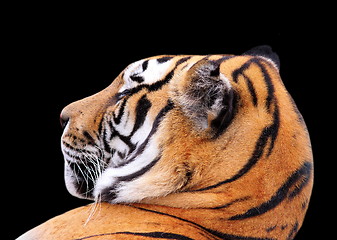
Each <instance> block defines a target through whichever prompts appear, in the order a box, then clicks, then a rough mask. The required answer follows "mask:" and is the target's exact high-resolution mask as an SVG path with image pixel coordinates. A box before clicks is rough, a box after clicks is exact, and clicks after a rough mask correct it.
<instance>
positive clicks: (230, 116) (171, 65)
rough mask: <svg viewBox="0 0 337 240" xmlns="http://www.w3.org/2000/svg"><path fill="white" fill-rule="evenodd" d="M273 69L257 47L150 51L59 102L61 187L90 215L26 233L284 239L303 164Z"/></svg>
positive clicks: (303, 145) (287, 100)
mask: <svg viewBox="0 0 337 240" xmlns="http://www.w3.org/2000/svg"><path fill="white" fill-rule="evenodd" d="M278 66H279V61H278V58H277V56H276V54H275V53H273V52H272V51H271V49H270V48H269V47H259V48H255V49H253V50H251V51H249V52H247V53H246V54H243V55H240V56H234V55H208V56H194V55H193V56H192V55H191V56H190V55H188V56H186V55H178V56H168V55H165V56H157V57H152V58H148V59H143V60H140V61H138V62H135V63H133V64H131V65H130V66H128V67H127V68H126V69H125V70H124V71H123V72H122V73H121V74H120V75H119V76H118V77H117V78H116V79H115V80H114V81H113V82H112V84H111V85H110V86H109V87H107V88H106V89H104V90H102V91H101V92H99V93H97V94H95V95H93V96H90V97H88V98H85V99H82V100H80V101H77V102H74V103H72V104H70V105H68V106H67V107H66V108H65V109H64V110H63V111H62V113H61V118H62V123H63V124H64V126H65V129H64V133H63V135H62V140H61V142H62V151H63V154H64V159H65V180H66V186H67V188H68V190H69V192H70V193H71V194H73V195H75V196H77V197H80V198H86V199H92V200H95V201H96V202H97V206H98V207H97V206H96V207H97V208H98V209H99V210H97V211H96V213H95V214H93V216H92V217H91V218H90V220H89V221H88V223H87V224H86V225H83V222H85V221H86V220H85V219H86V218H87V217H88V208H90V207H89V206H86V207H82V208H78V209H75V210H72V211H70V212H68V213H65V214H64V215H61V216H59V217H56V218H54V219H51V220H50V221H48V222H46V223H44V224H42V225H40V226H38V227H37V228H35V229H33V230H31V231H30V232H28V233H27V234H26V236H38V235H39V234H40V239H48V238H47V237H46V236H52V237H51V239H59V238H58V237H57V236H59V235H57V234H59V233H58V232H57V231H56V232H55V231H54V230H55V228H59V227H60V226H62V228H63V230H62V236H65V235H64V234H66V236H68V237H69V238H68V239H131V238H132V239H228V240H232V239H234V240H239V239H245V240H246V239H247V240H248V239H252V240H253V239H254V240H257V239H293V238H294V237H295V235H296V233H297V231H298V230H299V228H300V227H301V225H302V222H303V219H304V216H305V212H306V210H307V207H308V203H309V199H310V195H311V189H312V184H313V159H312V152H311V146H310V139H309V136H308V132H307V129H306V126H305V123H304V121H303V119H302V116H301V115H300V113H299V111H298V110H297V108H296V106H295V103H294V102H293V100H292V98H291V97H290V95H289V94H288V92H287V91H286V89H285V87H284V85H283V83H282V80H281V78H280V76H279V70H278ZM108 203H113V204H114V205H112V204H108ZM122 204H127V205H122ZM70 219H72V220H70ZM102 221H103V222H104V223H103V222H102ZM46 229H48V230H46ZM51 231H54V232H53V233H51ZM67 234H68V235H67ZM42 236H43V237H42Z"/></svg>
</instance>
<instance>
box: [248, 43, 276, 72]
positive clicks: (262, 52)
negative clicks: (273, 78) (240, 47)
mask: <svg viewBox="0 0 337 240" xmlns="http://www.w3.org/2000/svg"><path fill="white" fill-rule="evenodd" d="M242 55H251V56H261V57H265V58H268V59H269V60H271V61H273V62H274V63H275V65H276V66H277V68H278V69H280V58H279V56H278V55H277V53H275V52H274V51H273V50H272V48H271V47H270V46H268V45H262V46H257V47H254V48H252V49H250V50H248V51H246V52H245V53H244V54H242Z"/></svg>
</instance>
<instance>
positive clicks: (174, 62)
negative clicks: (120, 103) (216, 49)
mask: <svg viewBox="0 0 337 240" xmlns="http://www.w3.org/2000/svg"><path fill="white" fill-rule="evenodd" d="M225 56H229V55H161V56H155V57H150V58H145V59H142V60H139V61H136V62H134V63H132V64H130V65H129V66H128V67H127V68H126V69H125V70H124V72H123V74H122V76H123V79H124V82H125V87H124V88H129V87H135V86H136V85H139V84H152V83H154V82H155V81H158V80H159V79H161V78H162V77H163V76H165V75H166V74H167V73H168V72H169V71H171V70H173V69H174V67H178V66H179V65H181V66H179V67H180V70H181V71H182V70H184V71H187V70H188V69H189V68H190V67H191V66H193V65H194V64H195V63H197V62H198V61H199V60H201V59H207V60H210V61H216V60H218V59H221V58H223V57H225ZM181 63H184V64H181Z"/></svg>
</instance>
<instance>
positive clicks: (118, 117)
mask: <svg viewBox="0 0 337 240" xmlns="http://www.w3.org/2000/svg"><path fill="white" fill-rule="evenodd" d="M126 101H127V99H123V102H122V104H121V106H120V108H119V112H118V114H117V116H116V115H115V113H114V114H113V120H114V122H115V123H116V124H120V122H121V118H122V117H123V114H124V109H125V105H126Z"/></svg>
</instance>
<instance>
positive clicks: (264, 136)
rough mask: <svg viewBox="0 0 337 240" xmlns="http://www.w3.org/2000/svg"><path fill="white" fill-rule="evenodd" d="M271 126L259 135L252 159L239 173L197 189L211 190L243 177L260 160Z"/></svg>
mask: <svg viewBox="0 0 337 240" xmlns="http://www.w3.org/2000/svg"><path fill="white" fill-rule="evenodd" d="M270 132H271V130H270V126H268V127H265V128H264V129H263V131H262V133H261V135H260V137H259V139H258V140H257V142H256V144H255V149H254V152H253V154H252V156H251V157H250V159H249V160H248V161H247V163H246V164H245V165H244V166H243V168H241V169H240V171H238V173H236V174H235V175H234V176H233V177H231V178H229V179H226V180H224V181H221V182H219V183H216V184H214V185H211V186H208V187H205V188H201V189H198V190H195V191H205V190H209V189H213V188H216V187H219V186H221V185H223V184H226V183H230V182H234V181H235V180H237V179H239V178H240V177H242V176H243V175H244V174H246V173H247V172H248V171H249V170H250V169H251V168H252V167H253V166H254V165H255V164H256V163H257V162H258V160H259V159H260V158H261V156H262V154H263V151H264V149H265V146H266V144H267V142H268V139H269V137H270Z"/></svg>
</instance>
